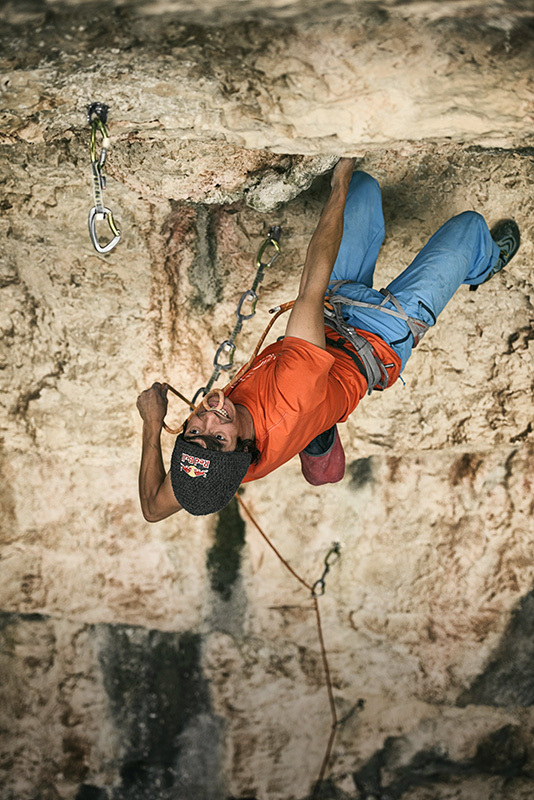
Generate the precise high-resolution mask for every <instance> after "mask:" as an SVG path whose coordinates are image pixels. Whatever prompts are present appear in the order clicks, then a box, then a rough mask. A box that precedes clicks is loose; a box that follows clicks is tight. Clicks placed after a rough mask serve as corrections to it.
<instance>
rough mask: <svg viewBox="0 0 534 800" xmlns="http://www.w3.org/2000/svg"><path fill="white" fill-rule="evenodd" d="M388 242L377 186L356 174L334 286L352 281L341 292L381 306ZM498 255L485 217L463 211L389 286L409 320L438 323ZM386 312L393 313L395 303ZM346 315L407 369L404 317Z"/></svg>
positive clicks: (408, 337)
mask: <svg viewBox="0 0 534 800" xmlns="http://www.w3.org/2000/svg"><path fill="white" fill-rule="evenodd" d="M383 241H384V217H383V214H382V197H381V194H380V186H379V185H378V182H377V181H376V180H375V179H374V178H372V177H371V176H370V175H367V173H365V172H355V173H354V175H353V176H352V179H351V182H350V186H349V191H348V195H347V202H346V205H345V215H344V227H343V238H342V240H341V246H340V248H339V253H338V256H337V259H336V263H335V264H334V269H333V271H332V275H331V282H334V281H341V280H349V281H351V283H347V284H345V285H344V286H342V287H341V288H340V290H339V291H340V294H343V295H345V296H346V297H350V298H351V299H353V300H360V301H362V302H364V303H372V304H373V305H380V303H382V302H383V300H384V296H383V295H382V294H380V292H379V291H378V290H377V289H373V273H374V269H375V264H376V259H377V257H378V251H379V250H380V247H381V245H382V242H383ZM499 255H500V251H499V248H498V246H497V245H496V244H495V242H494V241H493V239H492V238H491V236H490V232H489V229H488V226H487V225H486V222H485V221H484V218H483V217H482V216H481V215H480V214H477V213H476V212H475V211H464V212H463V213H462V214H458V216H456V217H453V218H452V219H450V220H449V221H448V222H446V223H445V224H444V225H442V227H441V228H440V229H439V230H438V231H437V233H435V234H434V235H433V236H432V238H431V239H430V240H429V241H428V242H427V244H426V245H425V246H424V247H423V249H422V250H421V252H420V253H419V254H418V255H417V256H416V257H415V259H414V260H413V261H412V263H411V264H410V266H409V267H407V268H406V269H405V270H404V272H402V273H401V274H400V275H399V276H398V277H397V278H395V280H394V281H392V282H391V283H390V284H389V286H387V287H386V288H387V289H389V291H390V292H391V294H393V295H394V296H395V297H396V298H397V300H398V301H399V303H400V304H401V306H402V308H403V309H404V310H405V311H406V313H407V314H408V316H410V317H415V318H416V319H420V320H422V321H423V322H425V323H426V324H427V325H434V324H435V322H436V319H437V317H438V316H439V314H440V313H441V312H442V311H443V309H444V308H445V306H446V305H447V303H448V302H449V300H450V299H451V297H452V296H453V294H454V293H455V292H456V290H457V289H458V288H459V287H460V286H461V284H462V283H467V284H475V285H476V284H478V283H482V282H483V281H484V279H485V278H486V276H487V275H488V273H489V272H490V270H491V268H492V267H493V266H494V264H496V263H497V260H498V258H499ZM385 305H386V308H391V309H394V308H395V307H394V305H393V304H392V303H391V302H388V303H386V304H385ZM343 317H344V318H345V319H346V320H347V322H348V323H349V324H350V325H352V326H353V327H355V328H360V330H365V331H370V332H371V333H375V334H377V335H378V336H380V338H381V339H383V340H384V341H385V342H387V343H388V344H389V345H390V346H391V347H392V348H393V350H395V352H396V353H398V355H399V356H400V358H401V361H402V369H404V367H405V365H406V362H407V361H408V358H409V357H410V354H411V352H412V347H413V336H412V334H411V333H410V330H409V328H408V325H407V324H406V322H404V321H403V320H401V319H398V318H396V317H393V316H391V315H390V314H385V313H384V312H382V311H379V310H378V309H377V310H376V311H375V310H374V309H372V308H357V307H354V306H349V305H344V306H343Z"/></svg>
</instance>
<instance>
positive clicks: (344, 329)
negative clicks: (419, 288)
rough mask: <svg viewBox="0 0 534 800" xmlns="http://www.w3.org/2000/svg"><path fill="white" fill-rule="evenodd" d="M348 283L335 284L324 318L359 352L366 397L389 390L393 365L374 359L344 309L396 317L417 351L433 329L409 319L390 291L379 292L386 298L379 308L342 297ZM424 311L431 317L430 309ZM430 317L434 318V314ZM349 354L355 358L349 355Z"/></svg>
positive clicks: (365, 340) (367, 345) (334, 344)
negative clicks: (420, 343) (341, 289)
mask: <svg viewBox="0 0 534 800" xmlns="http://www.w3.org/2000/svg"><path fill="white" fill-rule="evenodd" d="M346 283H352V281H349V280H344V281H335V283H333V284H332V289H331V290H330V292H329V293H328V294H327V296H326V301H325V310H324V318H325V322H326V324H327V325H329V326H330V327H331V328H333V329H334V330H335V331H337V333H339V334H340V336H342V337H344V338H345V339H348V340H349V342H350V343H351V344H352V346H353V347H354V349H355V350H356V353H357V355H358V358H359V360H360V361H361V363H362V365H363V367H364V370H365V372H364V373H363V374H364V375H365V377H366V378H367V394H371V392H372V391H373V390H374V389H379V390H382V389H386V388H387V386H388V382H389V375H388V372H387V368H388V367H392V366H393V365H392V364H383V363H382V361H380V359H379V358H378V356H376V355H375V353H374V351H373V347H372V345H371V343H370V342H368V341H367V339H365V338H364V337H363V336H360V334H359V333H356V331H355V330H354V328H353V327H352V326H351V325H349V324H348V322H346V321H345V319H344V317H343V313H342V307H343V306H344V305H347V306H357V307H359V308H373V309H375V310H376V311H383V312H384V314H390V315H391V316H393V317H397V318H398V319H402V320H404V322H406V324H407V325H408V328H409V329H410V333H411V334H412V335H413V339H414V345H413V346H414V347H417V345H418V344H419V342H420V341H421V339H422V338H423V336H424V335H425V333H426V332H427V330H428V328H429V327H430V326H429V325H427V324H426V322H422V320H419V319H415V318H414V317H409V316H408V314H407V313H406V311H405V310H404V309H403V307H402V306H401V304H400V303H399V301H398V300H397V298H396V297H395V296H394V295H392V294H391V292H390V291H388V290H387V289H380V294H382V295H384V299H383V300H382V302H381V303H379V304H378V305H376V304H374V303H364V302H363V301H361V300H353V299H352V298H351V297H345V295H342V294H340V293H339V289H340V288H341V286H343V285H344V284H346ZM388 301H389V302H391V303H392V304H393V305H394V306H395V309H396V310H393V309H391V308H386V306H385V303H387V302H388ZM421 305H423V304H421ZM424 307H425V309H426V310H427V311H428V312H429V313H431V312H430V309H429V308H427V306H424ZM431 315H432V316H434V315H433V314H431ZM330 344H332V345H333V346H334V347H340V348H341V349H342V350H345V349H346V348H344V347H343V345H342V344H340V343H339V342H334V341H330ZM347 352H349V355H351V356H352V353H351V352H350V351H347ZM355 363H356V366H357V367H358V369H360V372H361V371H362V370H361V367H360V365H359V364H358V362H357V361H356V362H355Z"/></svg>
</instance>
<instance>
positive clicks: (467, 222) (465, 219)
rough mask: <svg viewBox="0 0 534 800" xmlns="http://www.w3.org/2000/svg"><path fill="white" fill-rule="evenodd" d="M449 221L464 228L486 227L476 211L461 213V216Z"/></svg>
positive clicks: (458, 215)
mask: <svg viewBox="0 0 534 800" xmlns="http://www.w3.org/2000/svg"><path fill="white" fill-rule="evenodd" d="M449 221H450V222H454V223H456V224H457V225H461V226H463V227H465V228H468V227H470V228H477V227H480V226H485V225H486V220H485V219H484V217H483V216H482V214H479V213H478V211H462V213H461V214H457V215H456V216H455V217H452V219H451V220H449Z"/></svg>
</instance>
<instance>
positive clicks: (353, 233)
mask: <svg viewBox="0 0 534 800" xmlns="http://www.w3.org/2000/svg"><path fill="white" fill-rule="evenodd" d="M353 170H354V161H353V159H348V158H342V159H341V160H340V161H339V162H338V163H337V165H336V167H335V169H334V171H333V175H332V180H331V193H330V197H329V199H328V201H327V203H326V206H325V208H324V210H323V213H322V215H321V218H320V220H319V223H318V225H317V228H316V230H315V232H314V234H313V236H312V238H311V241H310V244H309V246H308V251H307V254H306V260H305V264H304V268H303V272H302V277H301V281H300V287H299V293H298V297H297V300H296V301H295V304H294V306H293V309H292V311H291V315H290V317H289V320H288V323H287V328H286V332H285V337H284V338H283V340H282V341H277V342H275V343H274V344H272V345H270V346H269V347H267V348H266V349H264V350H263V351H262V352H261V353H260V354H259V355H258V356H257V358H256V359H255V361H254V362H253V364H252V366H251V367H250V368H249V370H248V371H247V372H246V373H245V374H244V375H242V376H241V377H240V378H239V380H237V382H236V383H235V384H232V385H230V387H229V388H228V389H227V390H226V391H225V395H224V396H222V392H221V390H215V391H214V392H210V393H209V394H208V395H207V396H206V397H205V398H204V401H203V403H204V405H203V407H201V408H200V409H197V410H196V412H195V413H194V414H193V415H192V416H191V417H190V418H189V420H188V421H187V423H186V425H185V427H184V429H183V430H182V433H181V434H180V435H179V436H178V437H177V439H176V442H175V446H174V451H173V454H172V458H171V465H170V470H169V471H168V472H167V473H166V471H165V468H164V464H163V458H162V452H161V445H160V433H161V429H162V425H163V419H164V417H165V413H166V409H167V398H166V387H165V385H164V384H160V383H154V384H153V386H152V387H151V388H149V389H147V390H146V391H144V392H142V393H141V395H140V396H139V398H138V400H137V407H138V409H139V413H140V415H141V417H142V419H143V449H142V456H141V468H140V474H139V494H140V499H141V507H142V510H143V514H144V516H145V518H146V519H147V520H149V521H151V522H156V521H158V520H161V519H164V518H165V517H168V516H170V515H171V514H173V513H175V512H176V511H179V510H180V509H181V508H185V509H186V510H187V511H188V512H190V513H191V514H194V515H200V514H210V513H213V512H216V511H218V510H220V509H221V508H222V507H224V506H225V505H226V504H227V503H228V502H229V501H230V500H231V499H232V497H233V496H234V494H235V492H236V491H237V489H238V487H239V486H240V484H241V483H243V482H247V481H252V480H256V479H258V478H261V477H263V476H265V475H267V474H269V473H270V472H272V471H273V470H275V469H277V467H279V466H281V465H282V464H284V463H285V462H286V461H289V459H291V458H292V457H293V456H295V455H296V454H297V453H298V454H299V455H300V460H301V469H302V472H303V474H304V477H305V478H306V480H307V481H308V482H309V483H311V484H313V485H321V484H324V483H335V482H336V481H338V480H341V478H342V477H343V474H344V468H345V456H344V453H343V448H342V445H341V441H340V439H339V435H338V433H337V428H336V423H338V422H344V421H345V420H346V419H347V417H348V416H349V414H351V412H352V411H353V410H354V409H355V408H356V406H357V405H358V403H359V401H360V400H361V398H362V397H363V396H364V395H365V394H366V392H368V393H370V392H371V391H372V390H373V389H383V388H385V387H387V386H391V385H392V384H393V383H394V382H395V381H396V380H397V378H398V377H399V375H400V373H401V372H402V370H403V369H404V366H405V365H406V362H407V360H408V358H409V357H410V354H411V352H412V348H413V347H414V346H415V345H416V344H417V343H418V341H419V339H420V338H421V336H422V335H423V334H424V333H425V331H426V330H427V328H428V327H429V326H432V325H434V324H435V322H436V319H437V317H438V315H439V314H440V312H441V311H442V310H443V308H444V307H445V305H446V304H447V302H448V301H449V300H450V299H451V297H452V296H453V295H454V293H455V292H456V290H457V289H458V288H459V286H460V285H461V284H462V283H465V284H469V285H470V288H471V290H475V289H477V287H478V286H479V285H480V284H482V283H485V282H486V281H488V280H489V279H490V278H491V277H493V275H495V274H496V273H497V272H499V271H500V270H501V269H502V268H503V267H504V266H505V265H506V264H507V263H508V262H509V261H510V259H511V258H512V256H513V255H514V254H515V253H516V252H517V249H518V247H519V241H520V237H519V230H518V228H517V225H516V224H515V222H513V220H503V221H501V223H499V224H498V225H497V226H496V227H495V228H494V229H493V231H492V232H491V233H490V231H489V229H488V226H487V225H486V223H485V221H484V219H483V217H481V216H480V214H478V213H476V212H474V211H466V212H463V213H462V214H459V215H458V216H456V217H453V218H452V219H450V220H449V221H448V222H446V223H445V224H444V225H443V226H442V227H441V228H440V229H439V230H438V231H437V233H435V234H434V236H432V238H431V239H430V240H429V242H428V243H427V244H426V245H425V247H424V248H423V249H422V250H421V252H420V253H419V254H418V255H417V257H416V258H415V260H414V261H413V262H412V263H411V264H410V266H409V267H407V269H405V270H404V272H402V273H401V275H399V276H398V277H397V278H395V280H393V281H392V283H391V284H390V285H389V286H388V287H387V289H385V290H384V289H382V290H381V291H377V290H376V289H373V288H372V283H373V272H374V268H375V263H376V259H377V257H378V252H379V250H380V247H381V244H382V241H383V239H384V219H383V215H382V201H381V194H380V188H379V185H378V183H377V181H376V180H375V179H374V178H372V177H371V176H370V175H367V174H366V173H364V172H353ZM325 294H326V301H327V302H326V305H325ZM324 315H326V316H324Z"/></svg>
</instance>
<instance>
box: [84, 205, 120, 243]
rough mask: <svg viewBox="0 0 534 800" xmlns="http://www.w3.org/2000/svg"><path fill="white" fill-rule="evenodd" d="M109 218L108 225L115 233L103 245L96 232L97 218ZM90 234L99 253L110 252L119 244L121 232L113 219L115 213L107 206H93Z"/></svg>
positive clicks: (90, 215)
mask: <svg viewBox="0 0 534 800" xmlns="http://www.w3.org/2000/svg"><path fill="white" fill-rule="evenodd" d="M105 219H107V221H108V225H109V227H110V229H111V232H112V233H113V239H112V240H111V241H110V242H108V243H107V244H106V245H103V246H102V245H101V244H100V242H99V241H98V235H97V232H96V222H97V220H105ZM88 222H89V236H90V237H91V241H92V243H93V247H94V248H95V250H96V252H97V253H109V252H110V251H111V250H113V248H114V247H116V246H117V245H118V243H119V242H120V240H121V232H120V230H119V229H118V228H117V226H116V225H115V220H114V219H113V214H112V213H111V210H110V209H109V208H106V207H105V206H100V207H99V208H97V206H93V208H92V209H91V210H90V212H89V219H88Z"/></svg>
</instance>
